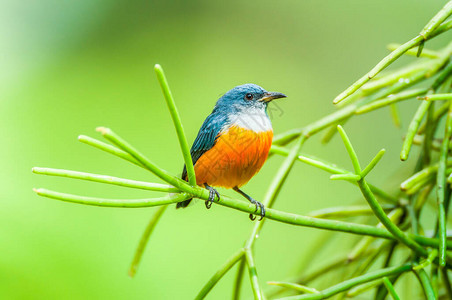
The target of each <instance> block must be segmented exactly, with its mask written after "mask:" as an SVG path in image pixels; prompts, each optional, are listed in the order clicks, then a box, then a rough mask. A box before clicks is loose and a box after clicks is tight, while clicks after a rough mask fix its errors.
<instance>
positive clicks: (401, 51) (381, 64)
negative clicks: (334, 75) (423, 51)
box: [333, 21, 452, 104]
mask: <svg viewBox="0 0 452 300" xmlns="http://www.w3.org/2000/svg"><path fill="white" fill-rule="evenodd" d="M450 23H451V22H450V21H448V22H445V23H442V24H441V25H439V26H438V27H437V29H436V30H435V31H433V32H432V33H430V34H429V36H428V38H433V37H434V36H436V35H438V34H440V33H442V32H444V31H445V30H449V29H450V26H452V24H450ZM428 38H427V39H428ZM423 40H425V39H424V37H423V36H422V35H418V36H416V37H415V38H412V39H411V40H409V41H408V42H406V43H405V44H402V45H400V47H398V48H397V49H395V50H394V51H392V52H391V53H390V54H389V55H387V56H386V57H385V58H383V59H382V60H381V61H380V62H379V63H378V64H377V65H376V66H375V67H373V68H372V70H370V71H369V72H368V73H367V74H366V75H364V76H363V77H361V78H360V79H358V80H357V81H356V82H355V83H353V84H352V85H351V86H349V87H348V88H347V89H346V90H345V91H343V92H342V93H340V94H339V95H338V96H337V97H336V98H335V99H334V101H333V103H334V104H337V103H339V102H341V101H343V100H344V99H345V98H347V97H348V96H350V95H351V94H353V93H354V92H356V91H357V90H358V89H359V88H360V87H362V86H363V85H364V84H365V83H366V82H368V81H369V80H370V79H372V78H374V77H375V76H376V75H377V74H378V73H380V72H381V71H382V70H383V69H385V68H386V67H387V66H389V65H390V64H392V63H393V62H394V61H396V60H397V59H398V58H399V57H400V56H402V55H403V54H404V53H405V52H407V51H408V50H409V49H411V48H413V47H415V46H417V45H419V44H420V43H421V42H422V41H423Z"/></svg>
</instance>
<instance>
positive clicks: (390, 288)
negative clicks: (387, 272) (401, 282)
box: [383, 276, 400, 300]
mask: <svg viewBox="0 0 452 300" xmlns="http://www.w3.org/2000/svg"><path fill="white" fill-rule="evenodd" d="M383 283H384V285H385V287H386V289H387V290H388V292H389V294H390V295H391V297H392V299H394V300H400V297H399V295H397V292H396V291H395V289H394V286H393V285H392V283H391V281H390V280H389V279H388V277H386V276H385V277H383Z"/></svg>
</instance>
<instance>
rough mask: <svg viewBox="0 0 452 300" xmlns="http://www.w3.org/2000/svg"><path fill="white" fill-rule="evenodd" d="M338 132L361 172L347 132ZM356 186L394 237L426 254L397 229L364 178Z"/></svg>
mask: <svg viewBox="0 0 452 300" xmlns="http://www.w3.org/2000/svg"><path fill="white" fill-rule="evenodd" d="M337 129H338V131H339V134H340V135H341V137H342V141H343V142H344V145H345V148H346V149H347V152H348V154H349V156H350V159H351V160H352V163H353V166H354V168H355V172H356V173H357V174H361V168H360V166H359V162H358V157H357V155H356V153H355V151H354V149H353V146H352V144H351V142H350V139H349V138H348V136H347V134H346V133H345V131H344V129H343V128H342V127H341V126H338V127H337ZM358 186H359V188H360V190H361V192H362V194H363V196H364V198H365V199H366V200H367V203H369V206H370V207H371V208H372V210H373V211H374V213H375V215H376V216H377V218H378V219H379V220H380V222H381V223H383V225H384V226H385V227H386V229H388V231H389V232H391V233H392V234H393V235H394V237H395V238H396V239H397V240H399V241H400V242H402V243H403V244H405V245H407V246H408V247H409V248H411V249H413V250H414V251H415V252H416V253H419V254H421V255H423V256H426V255H427V251H426V250H425V249H424V248H422V247H421V246H420V245H419V244H418V243H417V242H415V241H414V240H413V239H411V238H410V237H409V236H408V235H406V234H405V233H404V232H403V231H401V230H400V229H399V227H397V226H396V225H395V224H394V223H393V222H392V221H391V220H390V219H389V218H388V216H387V215H386V213H385V212H384V210H383V208H382V207H381V205H380V203H378V201H377V199H376V198H375V196H374V194H373V193H372V191H371V190H370V188H369V186H368V185H367V182H366V180H365V179H364V178H362V179H361V180H360V181H358Z"/></svg>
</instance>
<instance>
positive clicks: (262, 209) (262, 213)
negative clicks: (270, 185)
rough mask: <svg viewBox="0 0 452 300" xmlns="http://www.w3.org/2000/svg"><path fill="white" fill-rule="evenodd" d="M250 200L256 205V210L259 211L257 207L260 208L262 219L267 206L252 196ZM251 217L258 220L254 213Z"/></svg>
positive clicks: (252, 219)
mask: <svg viewBox="0 0 452 300" xmlns="http://www.w3.org/2000/svg"><path fill="white" fill-rule="evenodd" d="M249 200H250V202H251V203H252V204H254V205H256V209H255V210H254V212H257V209H258V208H260V216H261V217H260V219H259V221H260V220H262V219H263V218H264V217H265V207H264V205H263V204H262V203H260V202H259V201H256V200H254V199H253V198H251V197H250V199H249ZM250 219H251V221H254V220H256V217H255V216H254V215H253V214H250Z"/></svg>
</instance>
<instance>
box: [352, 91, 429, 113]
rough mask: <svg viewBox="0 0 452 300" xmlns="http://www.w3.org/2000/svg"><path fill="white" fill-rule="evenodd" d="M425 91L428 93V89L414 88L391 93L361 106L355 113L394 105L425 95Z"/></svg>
mask: <svg viewBox="0 0 452 300" xmlns="http://www.w3.org/2000/svg"><path fill="white" fill-rule="evenodd" d="M425 93H427V89H412V90H408V91H404V92H400V93H398V94H391V95H388V96H387V97H386V98H383V99H378V100H376V101H374V102H371V103H369V104H366V105H363V106H361V107H360V108H358V109H357V110H356V112H355V113H356V114H363V113H367V112H370V111H373V110H376V109H378V108H381V107H385V106H388V105H392V104H394V103H397V102H399V101H402V100H407V99H410V98H414V97H416V96H419V95H424V94H425Z"/></svg>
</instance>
